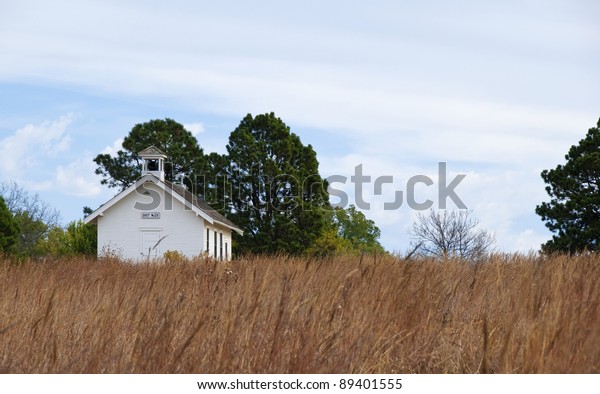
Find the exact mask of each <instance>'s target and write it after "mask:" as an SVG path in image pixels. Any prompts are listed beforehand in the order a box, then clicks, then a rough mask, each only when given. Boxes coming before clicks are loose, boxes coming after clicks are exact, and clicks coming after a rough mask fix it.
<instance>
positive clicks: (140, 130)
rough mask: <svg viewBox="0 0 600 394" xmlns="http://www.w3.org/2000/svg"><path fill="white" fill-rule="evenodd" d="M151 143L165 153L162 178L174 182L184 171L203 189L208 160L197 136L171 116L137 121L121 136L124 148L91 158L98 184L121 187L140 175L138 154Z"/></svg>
mask: <svg viewBox="0 0 600 394" xmlns="http://www.w3.org/2000/svg"><path fill="white" fill-rule="evenodd" d="M151 145H154V146H156V147H157V148H158V149H160V150H161V151H163V152H164V153H165V154H166V155H167V156H168V160H167V162H166V163H165V178H166V179H167V180H169V181H173V178H174V176H175V175H177V174H185V175H186V177H187V181H188V182H191V183H192V184H191V185H188V186H193V187H194V188H203V187H204V183H203V180H202V178H198V179H196V177H195V175H204V174H206V173H207V170H208V163H207V159H206V157H205V155H204V152H203V150H202V148H200V146H199V145H198V141H197V140H196V137H194V135H193V134H192V133H191V132H189V131H188V130H186V129H185V127H184V126H183V125H182V124H180V123H177V122H176V121H174V120H173V119H169V118H167V119H164V120H162V119H155V120H150V121H148V122H145V123H139V124H136V125H135V126H134V127H133V128H132V129H131V131H130V132H129V134H128V135H127V136H126V137H125V138H124V139H123V149H122V150H119V151H118V152H117V154H116V156H111V155H110V154H108V153H101V154H99V155H98V156H96V158H95V159H94V162H96V164H97V165H98V168H97V169H96V174H98V175H101V176H102V181H101V183H102V184H103V185H108V187H116V188H119V189H120V190H124V189H126V188H127V187H129V186H130V185H132V184H133V183H135V181H136V180H137V179H138V178H139V177H140V175H141V170H140V168H141V162H140V157H139V156H138V153H139V152H141V151H142V150H144V149H146V148H147V147H149V146H151Z"/></svg>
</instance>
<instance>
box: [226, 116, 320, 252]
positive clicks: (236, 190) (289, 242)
mask: <svg viewBox="0 0 600 394" xmlns="http://www.w3.org/2000/svg"><path fill="white" fill-rule="evenodd" d="M227 152H228V159H229V160H228V165H227V168H226V169H225V172H226V175H227V178H228V179H229V181H230V182H231V191H230V192H228V193H226V194H227V195H226V197H225V200H226V203H227V204H226V205H227V216H229V217H230V218H231V220H232V221H233V222H234V223H236V224H237V225H238V226H240V227H241V228H242V229H243V230H244V236H243V237H237V238H236V239H235V241H236V245H237V247H238V250H239V251H240V253H244V252H253V253H265V252H266V253H272V252H286V253H292V254H301V253H304V252H305V251H306V250H307V248H310V247H311V246H313V245H314V244H315V241H316V240H317V238H318V237H319V236H320V235H321V233H322V232H323V230H324V229H325V227H326V224H327V221H326V211H327V209H330V206H329V194H328V192H327V183H326V181H324V180H323V179H322V178H321V176H320V175H319V162H318V161H317V154H316V153H315V151H314V150H313V148H312V146H311V145H307V146H305V145H303V144H302V142H301V140H300V138H299V137H298V136H297V135H296V134H294V133H292V132H291V131H290V128H289V127H288V126H286V124H285V123H284V122H283V121H282V120H281V119H279V118H277V117H276V116H275V114H273V113H270V114H264V115H257V116H256V117H252V115H250V114H248V115H247V116H246V117H244V119H242V121H241V122H240V124H239V126H238V127H237V128H236V129H235V130H234V131H233V132H232V133H231V135H230V136H229V143H228V144H227Z"/></svg>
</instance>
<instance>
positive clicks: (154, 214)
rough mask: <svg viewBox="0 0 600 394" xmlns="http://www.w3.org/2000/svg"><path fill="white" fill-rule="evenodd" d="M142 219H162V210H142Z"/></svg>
mask: <svg viewBox="0 0 600 394" xmlns="http://www.w3.org/2000/svg"><path fill="white" fill-rule="evenodd" d="M142 219H160V212H142Z"/></svg>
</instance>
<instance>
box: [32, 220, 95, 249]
mask: <svg viewBox="0 0 600 394" xmlns="http://www.w3.org/2000/svg"><path fill="white" fill-rule="evenodd" d="M97 242H98V240H97V230H96V226H95V225H92V224H85V223H83V221H82V220H77V221H73V222H71V223H69V225H68V226H67V228H66V229H62V228H60V227H54V228H53V229H51V230H50V232H49V233H48V236H47V237H46V238H45V239H44V240H43V241H42V242H41V246H40V248H41V249H42V250H43V251H44V253H45V254H49V255H52V256H57V257H58V256H76V255H87V256H95V255H96V250H97Z"/></svg>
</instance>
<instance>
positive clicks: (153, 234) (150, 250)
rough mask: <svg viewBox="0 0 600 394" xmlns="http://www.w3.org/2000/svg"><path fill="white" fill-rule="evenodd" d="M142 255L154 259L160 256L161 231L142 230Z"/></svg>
mask: <svg viewBox="0 0 600 394" xmlns="http://www.w3.org/2000/svg"><path fill="white" fill-rule="evenodd" d="M140 238H141V254H142V255H143V257H144V258H147V259H152V258H157V257H159V256H160V230H141V237H140Z"/></svg>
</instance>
